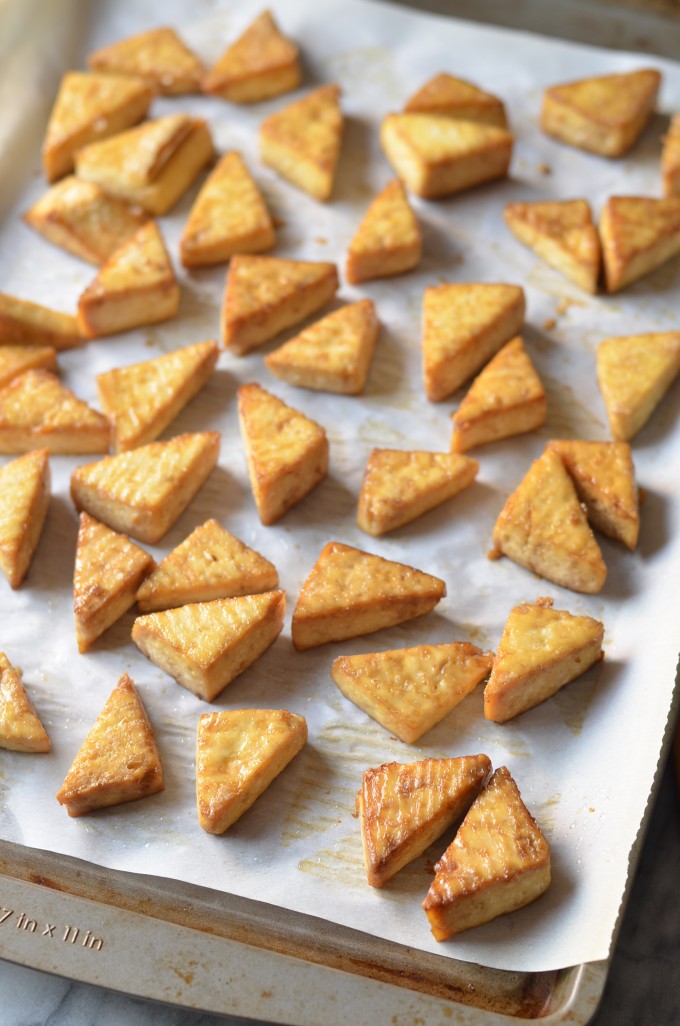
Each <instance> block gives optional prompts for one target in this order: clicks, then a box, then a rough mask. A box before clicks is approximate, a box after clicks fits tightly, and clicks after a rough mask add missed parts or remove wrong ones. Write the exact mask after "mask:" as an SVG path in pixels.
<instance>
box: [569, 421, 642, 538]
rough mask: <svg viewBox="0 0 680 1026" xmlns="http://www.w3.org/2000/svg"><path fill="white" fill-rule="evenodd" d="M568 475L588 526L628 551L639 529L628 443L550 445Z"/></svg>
mask: <svg viewBox="0 0 680 1026" xmlns="http://www.w3.org/2000/svg"><path fill="white" fill-rule="evenodd" d="M550 448H551V449H554V450H555V452H556V453H558V454H559V456H560V457H561V459H562V461H563V462H564V465H565V467H566V468H567V470H568V471H569V474H570V475H571V479H572V481H573V482H574V487H575V488H576V494H577V495H578V497H579V500H580V501H581V502H582V503H583V504H584V505H585V507H586V514H587V516H588V519H589V520H590V522H591V524H592V525H593V526H594V527H596V528H597V529H598V531H602V533H603V534H606V535H608V536H609V537H610V538H616V540H617V541H621V542H623V544H624V545H627V546H628V548H629V549H634V548H635V546H636V545H637V540H638V534H639V530H640V513H639V508H638V506H639V502H638V489H637V484H636V482H635V468H634V466H633V458H632V455H631V449H630V446H629V445H628V443H627V442H584V441H581V440H580V439H574V440H573V441H567V440H562V439H560V440H559V441H555V442H550Z"/></svg>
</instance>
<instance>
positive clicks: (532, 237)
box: [503, 200, 600, 293]
mask: <svg viewBox="0 0 680 1026" xmlns="http://www.w3.org/2000/svg"><path fill="white" fill-rule="evenodd" d="M503 217H504V218H505V223H506V224H507V226H508V228H509V229H510V231H511V232H512V234H513V235H514V236H515V238H517V239H519V241H520V242H523V243H524V245H525V246H528V247H529V249H533V251H534V253H536V254H537V255H538V256H539V257H540V258H541V260H545V262H546V264H549V265H550V267H554V268H555V270H557V271H559V272H560V273H561V274H563V275H564V276H565V277H566V278H569V279H570V281H573V282H575V284H576V285H578V286H579V288H582V289H583V290H584V291H585V292H592V293H595V292H597V283H598V279H599V277H600V237H599V235H598V233H597V228H596V227H595V225H594V223H593V215H592V212H591V210H590V204H589V203H587V201H586V200H562V201H559V202H557V201H551V202H542V203H508V205H507V206H506V208H505V210H504V212H503Z"/></svg>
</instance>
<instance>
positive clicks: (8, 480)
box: [0, 449, 51, 588]
mask: <svg viewBox="0 0 680 1026" xmlns="http://www.w3.org/2000/svg"><path fill="white" fill-rule="evenodd" d="M50 492H51V474H50V454H49V451H48V450H47V449H36V450H34V451H33V452H28V453H26V455H25V456H20V457H19V459H17V460H12V462H11V463H6V464H5V466H4V467H0V570H2V572H3V573H4V575H5V577H6V578H7V580H8V581H9V583H10V586H11V587H12V588H18V587H19V585H20V584H21V582H22V581H23V579H24V577H25V576H26V574H27V573H28V568H29V566H30V565H31V560H32V559H33V555H34V553H35V550H36V548H37V547H38V542H39V541H40V535H41V534H42V529H43V525H44V523H45V517H46V515H47V508H48V506H49V504H50Z"/></svg>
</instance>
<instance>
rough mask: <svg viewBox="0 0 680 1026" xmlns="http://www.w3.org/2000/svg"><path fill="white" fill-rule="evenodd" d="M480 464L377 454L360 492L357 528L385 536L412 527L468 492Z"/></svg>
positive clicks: (438, 456) (450, 456)
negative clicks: (424, 517)
mask: <svg viewBox="0 0 680 1026" xmlns="http://www.w3.org/2000/svg"><path fill="white" fill-rule="evenodd" d="M478 470H479V464H478V463H477V461H476V460H471V459H468V457H467V456H458V455H457V454H456V453H448V452H417V451H415V452H414V451H403V450H400V449H374V450H373V452H372V453H371V455H370V456H369V458H368V463H367V464H366V470H365V471H364V479H363V481H362V484H361V491H360V493H359V507H358V511H357V523H358V525H359V527H360V528H361V530H362V531H366V532H367V534H373V535H381V534H387V532H388V531H394V530H395V529H396V528H397V527H403V525H404V524H410V523H411V521H412V520H416V519H417V518H418V517H421V516H422V515H423V514H424V513H427V512H429V510H431V509H434V508H435V507H436V506H440V505H441V504H442V502H446V501H447V500H448V499H452V498H453V496H454V495H457V494H458V492H461V491H463V489H464V488H469V486H470V485H471V484H472V482H473V481H474V479H475V478H476V476H477V471H478Z"/></svg>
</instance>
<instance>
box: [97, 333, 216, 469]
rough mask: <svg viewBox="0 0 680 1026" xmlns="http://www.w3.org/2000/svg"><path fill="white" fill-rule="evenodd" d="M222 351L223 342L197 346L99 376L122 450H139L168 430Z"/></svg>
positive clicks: (100, 390)
mask: <svg viewBox="0 0 680 1026" xmlns="http://www.w3.org/2000/svg"><path fill="white" fill-rule="evenodd" d="M218 353H219V350H218V347H217V342H197V343H196V344H195V345H193V346H185V348H184V349H176V350H175V351H174V352H172V353H164V354H163V355H162V356H157V357H156V358H155V359H153V360H145V361H144V362H143V363H133V364H130V365H128V366H127V367H116V368H114V370H110V371H105V372H104V373H103V374H98V375H97V392H98V394H99V402H100V404H101V407H102V410H103V411H104V413H105V414H106V416H107V417H108V418H109V419H110V421H111V425H112V428H113V445H114V448H115V450H116V452H125V451H127V450H128V449H136V448H137V446H138V445H145V444H146V443H147V442H152V441H153V440H154V439H155V438H157V437H158V436H159V435H160V434H161V433H162V432H163V431H165V429H166V427H167V426H168V424H170V423H171V422H172V421H173V420H174V419H175V417H176V416H177V414H178V413H179V412H180V410H182V409H183V408H184V407H185V406H186V404H187V403H188V402H189V400H190V399H193V397H194V396H195V395H196V394H197V393H198V392H199V391H200V390H201V389H202V388H203V386H204V385H205V383H206V381H207V380H208V378H209V377H210V375H211V374H212V372H213V370H214V369H215V364H216V363H217V357H218Z"/></svg>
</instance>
